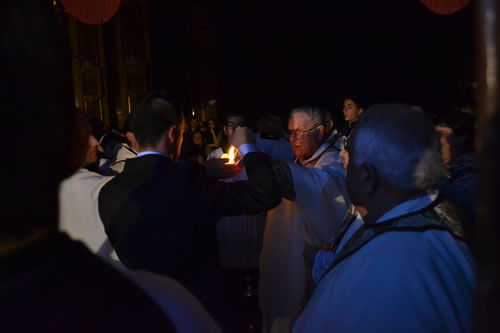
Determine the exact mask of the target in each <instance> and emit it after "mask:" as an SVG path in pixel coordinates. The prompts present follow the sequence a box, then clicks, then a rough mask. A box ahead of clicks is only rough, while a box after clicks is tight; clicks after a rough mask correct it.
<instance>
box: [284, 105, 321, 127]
mask: <svg viewBox="0 0 500 333" xmlns="http://www.w3.org/2000/svg"><path fill="white" fill-rule="evenodd" d="M297 113H303V114H305V115H306V117H307V119H310V120H311V121H312V122H313V123H314V124H315V125H323V126H325V110H323V109H321V108H318V107H312V106H301V107H298V108H295V109H293V110H292V111H291V112H290V117H291V116H293V115H295V114H297Z"/></svg>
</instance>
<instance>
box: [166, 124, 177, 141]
mask: <svg viewBox="0 0 500 333" xmlns="http://www.w3.org/2000/svg"><path fill="white" fill-rule="evenodd" d="M176 137H177V125H172V126H170V127H169V128H168V130H167V138H168V143H174V142H175V139H176Z"/></svg>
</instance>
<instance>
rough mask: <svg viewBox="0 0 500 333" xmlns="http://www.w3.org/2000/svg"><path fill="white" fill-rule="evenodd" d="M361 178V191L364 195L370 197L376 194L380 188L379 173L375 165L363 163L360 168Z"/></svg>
mask: <svg viewBox="0 0 500 333" xmlns="http://www.w3.org/2000/svg"><path fill="white" fill-rule="evenodd" d="M359 177H360V179H361V184H362V185H361V186H362V188H361V190H362V191H363V193H364V194H366V195H370V194H373V193H375V192H376V190H377V187H378V185H379V184H378V173H377V170H376V169H375V168H374V167H373V165H371V164H368V163H363V164H361V165H360V167H359Z"/></svg>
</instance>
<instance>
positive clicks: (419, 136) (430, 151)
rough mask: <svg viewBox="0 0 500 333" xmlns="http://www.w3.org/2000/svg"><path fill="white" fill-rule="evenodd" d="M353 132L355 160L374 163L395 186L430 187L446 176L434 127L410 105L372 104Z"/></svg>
mask: <svg viewBox="0 0 500 333" xmlns="http://www.w3.org/2000/svg"><path fill="white" fill-rule="evenodd" d="M353 135H354V138H353V139H354V140H352V142H353V145H354V147H353V149H351V150H352V151H353V153H354V154H353V158H352V161H353V162H354V163H355V164H356V165H361V164H363V163H367V164H370V165H373V166H374V167H375V168H376V169H377V171H378V173H379V174H380V175H381V176H382V177H383V178H384V179H385V180H386V181H388V182H390V183H392V184H393V185H394V186H397V187H399V188H401V189H407V190H409V189H419V190H429V189H431V188H433V187H434V186H435V185H437V183H438V182H439V180H440V179H441V177H442V175H443V170H444V166H443V161H442V157H441V153H440V150H439V141H438V137H437V134H436V132H435V131H434V126H433V125H432V123H431V121H430V120H429V119H427V118H426V117H425V116H424V115H422V114H421V113H418V112H416V111H414V110H411V109H410V108H409V107H408V106H405V105H397V104H385V105H375V106H373V107H372V108H370V109H368V110H367V111H366V112H364V113H363V115H362V116H361V119H360V120H359V122H358V124H357V125H356V130H355V131H354V133H353Z"/></svg>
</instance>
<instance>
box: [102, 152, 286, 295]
mask: <svg viewBox="0 0 500 333" xmlns="http://www.w3.org/2000/svg"><path fill="white" fill-rule="evenodd" d="M244 162H245V167H246V170H247V174H248V179H249V180H248V181H242V182H233V183H226V182H219V181H216V180H212V179H209V178H208V177H207V176H206V173H205V169H204V168H203V166H201V165H200V164H196V163H191V164H187V165H181V164H176V163H174V162H173V161H172V160H170V159H169V158H167V157H164V156H161V155H146V156H142V157H138V158H134V159H129V160H127V161H126V164H125V168H124V170H123V172H122V173H121V174H119V175H117V176H116V177H115V178H114V179H112V180H111V181H109V182H108V183H107V184H106V185H105V186H104V187H103V188H102V189H101V191H100V194H99V215H100V217H101V219H102V221H103V223H104V226H105V230H106V233H107V235H108V237H109V239H110V241H111V244H112V245H113V247H114V248H115V250H116V252H117V254H118V256H119V258H120V260H121V261H122V262H123V263H124V264H125V265H126V266H127V267H129V268H131V269H144V270H149V271H153V272H158V273H162V274H166V275H169V276H171V277H173V278H176V279H178V280H179V281H181V282H183V283H184V284H185V285H186V286H187V287H188V288H190V286H192V285H193V284H196V281H197V280H199V279H200V278H203V273H204V272H205V271H206V270H209V269H210V266H211V265H213V264H214V261H211V260H213V259H214V258H215V246H216V238H215V223H216V222H217V221H218V220H219V219H220V218H221V217H222V216H228V215H241V214H256V213H259V212H263V211H266V210H269V209H272V208H274V207H275V206H277V205H278V204H279V202H280V200H281V195H280V190H279V186H278V183H277V182H276V180H275V176H274V174H273V170H272V167H271V163H270V158H269V157H268V156H266V155H265V154H262V153H249V154H247V155H246V156H245V158H244ZM191 289H192V288H191ZM193 292H195V293H196V291H195V290H193Z"/></svg>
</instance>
